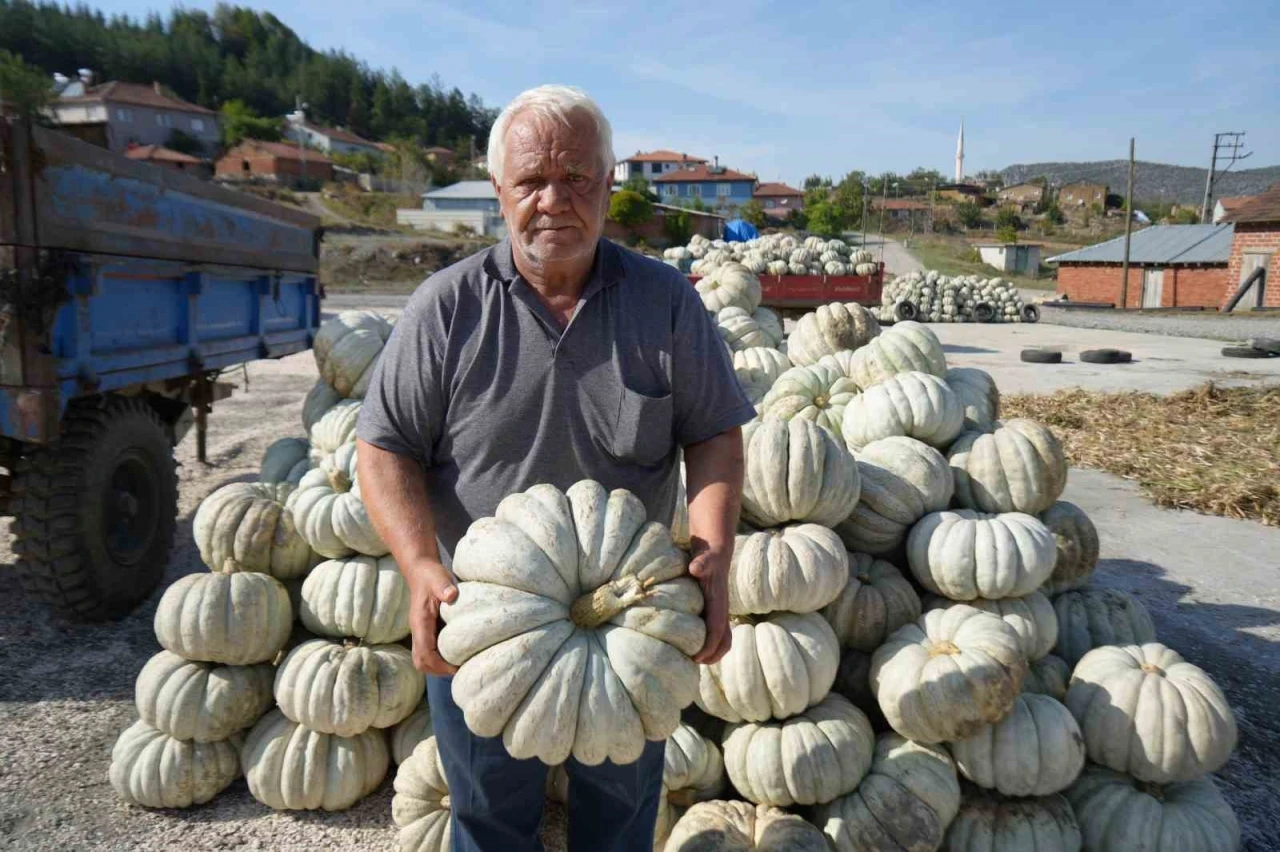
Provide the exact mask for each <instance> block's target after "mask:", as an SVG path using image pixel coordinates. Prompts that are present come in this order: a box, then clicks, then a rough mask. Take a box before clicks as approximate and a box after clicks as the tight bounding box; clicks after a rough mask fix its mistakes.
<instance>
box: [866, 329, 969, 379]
mask: <svg viewBox="0 0 1280 852" xmlns="http://www.w3.org/2000/svg"><path fill="white" fill-rule="evenodd" d="M850 370H851V372H852V373H853V380H854V381H855V382H857V383H858V387H860V388H863V389H864V390H865V389H867V388H870V387H872V386H873V385H878V384H880V383H881V382H883V381H884V380H885V379H888V378H890V377H892V376H896V375H898V374H899V373H912V372H919V373H930V374H932V375H935V376H937V377H938V378H942V377H943V376H945V375H946V374H947V358H946V356H945V355H944V354H943V352H942V344H941V343H940V342H939V341H938V338H937V336H936V335H935V334H934V333H933V332H932V331H930V330H929V329H928V327H927V326H925V325H922V324H921V323H918V322H900V323H897V324H896V325H894V326H892V327H890V328H887V329H885V330H884V332H883V333H882V334H881V335H880V336H879V337H876V338H875V339H873V340H871V341H869V342H868V343H867V345H866V346H864V347H862V348H861V349H859V350H858V351H857V352H856V353H855V354H854V357H853V360H852V363H851V365H850Z"/></svg>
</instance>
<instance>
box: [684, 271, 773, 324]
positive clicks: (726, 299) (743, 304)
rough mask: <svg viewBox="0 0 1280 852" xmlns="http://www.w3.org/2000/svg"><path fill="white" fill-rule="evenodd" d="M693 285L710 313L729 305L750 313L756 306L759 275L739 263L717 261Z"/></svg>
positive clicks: (757, 303) (758, 298)
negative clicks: (709, 270) (717, 264)
mask: <svg viewBox="0 0 1280 852" xmlns="http://www.w3.org/2000/svg"><path fill="white" fill-rule="evenodd" d="M694 287H695V288H696V289H697V291H698V295H699V296H701V297H702V306H703V307H704V308H706V309H707V310H709V311H711V313H713V314H718V313H720V312H721V311H722V310H724V309H725V308H730V307H733V308H742V309H743V310H744V311H746V312H747V313H748V314H750V313H752V312H753V311H755V309H756V308H758V307H760V296H761V292H760V279H759V278H757V277H756V276H755V274H754V273H753V272H752V271H751V270H749V269H747V268H746V267H745V266H743V265H742V264H740V263H734V262H733V261H728V262H727V263H721V264H720V265H719V266H717V267H716V268H715V269H713V270H712V271H711V274H709V275H706V276H704V277H703V278H701V279H699V281H698V283H697V284H695V285H694Z"/></svg>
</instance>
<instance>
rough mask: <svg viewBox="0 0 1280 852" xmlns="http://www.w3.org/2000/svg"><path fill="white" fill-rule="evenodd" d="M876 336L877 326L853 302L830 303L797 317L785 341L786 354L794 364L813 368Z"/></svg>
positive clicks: (862, 344)
mask: <svg viewBox="0 0 1280 852" xmlns="http://www.w3.org/2000/svg"><path fill="white" fill-rule="evenodd" d="M878 334H880V323H878V322H876V318H875V317H873V316H872V315H871V312H870V311H868V310H867V309H866V308H864V307H863V306H862V305H859V304H858V303H857V302H849V303H848V304H843V303H841V302H833V303H831V304H828V305H821V306H819V307H818V309H817V310H816V311H812V312H810V313H807V314H805V315H804V316H802V317H800V320H799V322H797V323H796V327H795V329H794V330H792V332H791V336H790V337H789V338H788V339H787V354H788V355H789V356H790V358H791V360H792V362H793V363H795V364H799V365H803V366H808V365H809V364H816V363H818V360H819V359H820V358H822V356H824V355H831V354H834V353H836V352H839V351H840V350H842V349H846V350H849V351H854V350H857V349H860V348H862V347H863V346H866V345H867V344H868V343H869V342H870V341H871V340H872V339H873V338H874V337H876V336H877V335H878Z"/></svg>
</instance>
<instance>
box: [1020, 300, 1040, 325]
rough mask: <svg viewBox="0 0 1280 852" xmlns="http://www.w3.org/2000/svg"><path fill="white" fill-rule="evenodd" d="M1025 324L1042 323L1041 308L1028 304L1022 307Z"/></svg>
mask: <svg viewBox="0 0 1280 852" xmlns="http://www.w3.org/2000/svg"><path fill="white" fill-rule="evenodd" d="M1022 321H1023V322H1040V306H1039V305H1034V304H1031V303H1030V302H1028V303H1027V304H1025V305H1023V306H1022Z"/></svg>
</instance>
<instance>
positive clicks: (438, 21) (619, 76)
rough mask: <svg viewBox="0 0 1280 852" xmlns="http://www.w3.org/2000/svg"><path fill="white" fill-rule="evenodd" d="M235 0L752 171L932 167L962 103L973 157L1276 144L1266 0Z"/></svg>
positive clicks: (1276, 52)
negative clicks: (535, 90)
mask: <svg viewBox="0 0 1280 852" xmlns="http://www.w3.org/2000/svg"><path fill="white" fill-rule="evenodd" d="M91 5H95V6H98V7H100V8H102V9H103V10H104V11H105V12H107V13H113V12H121V13H127V14H130V15H134V16H138V15H141V14H143V13H145V12H147V11H149V10H153V9H158V10H162V11H167V9H168V8H169V4H168V3H167V2H155V0H98V2H96V3H93V2H91ZM184 5H187V6H189V7H198V8H210V9H211V8H212V7H213V5H214V3H213V0H185V3H184ZM242 5H248V6H253V7H255V8H260V9H266V10H270V11H271V12H273V13H274V14H276V15H277V16H278V17H279V18H280V19H281V20H283V21H284V22H285V23H286V24H288V25H289V26H291V27H292V28H293V29H294V30H295V31H297V32H298V33H299V34H300V35H301V36H302V37H303V38H304V39H306V40H307V41H309V42H310V43H311V44H312V45H313V46H315V47H317V48H322V49H328V48H334V49H342V50H345V51H347V52H349V53H351V54H353V55H355V56H356V57H358V58H360V59H362V60H364V61H365V62H367V63H369V65H371V66H373V67H381V68H385V69H388V70H389V69H390V68H391V67H393V66H394V67H396V68H398V69H399V70H400V72H401V74H403V75H404V76H405V77H406V78H407V79H408V80H409V81H410V82H413V83H417V82H423V81H425V80H427V79H428V78H429V77H430V76H431V75H432V74H435V73H438V74H439V75H440V77H441V79H442V80H443V81H444V83H445V84H446V85H449V86H453V85H456V86H458V87H459V88H461V89H462V90H463V91H465V92H471V91H474V92H476V93H478V94H479V95H480V96H481V98H483V99H484V101H485V102H486V103H488V104H491V105H501V104H503V103H505V102H506V101H507V100H508V99H509V98H511V97H512V96H513V95H514V94H516V93H517V92H519V91H521V90H522V89H525V88H528V87H529V86H533V85H536V84H538V83H545V82H560V83H570V84H574V85H579V86H582V87H583V88H585V89H587V90H588V91H589V92H590V93H591V94H592V95H594V96H595V97H596V99H597V100H598V101H600V103H601V104H602V105H603V107H604V109H605V111H606V113H607V114H608V115H609V117H610V119H611V120H612V122H613V126H614V132H615V143H616V144H615V150H616V151H617V152H618V153H619V154H621V155H627V154H630V153H633V152H635V151H636V150H637V149H650V148H657V147H662V148H673V149H676V150H682V151H688V152H690V153H696V154H699V155H701V156H705V157H708V158H709V157H711V156H712V155H719V157H720V161H721V162H722V163H724V164H726V165H729V166H732V167H734V168H738V169H743V170H751V171H755V172H757V173H758V174H759V175H760V178H761V179H762V180H773V179H778V178H781V179H785V180H788V181H792V182H796V181H799V180H801V179H802V178H803V177H804V175H806V174H809V173H811V172H818V173H821V174H831V175H833V176H836V177H837V178H838V177H839V176H840V175H841V174H843V173H845V172H847V171H849V170H851V169H863V170H866V171H870V172H880V171H884V170H886V169H892V170H894V171H898V172H905V171H908V170H910V169H911V168H913V167H915V166H926V167H932V168H937V169H939V170H941V171H942V172H943V173H944V174H950V173H951V171H952V163H953V157H954V152H955V137H956V130H957V128H958V125H959V123H960V119H961V117H962V116H963V117H964V119H965V124H966V146H965V150H966V158H965V170H966V172H969V173H972V172H975V171H978V170H980V169H985V168H1002V167H1004V166H1007V165H1010V164H1013V163H1020V162H1036V161H1050V160H1103V159H1117V158H1122V157H1125V156H1127V154H1128V140H1129V137H1130V136H1136V137H1137V140H1138V142H1137V145H1138V157H1139V159H1143V160H1155V161H1161V162H1169V163H1177V164H1181V165H1196V166H1202V165H1205V164H1206V163H1207V160H1208V155H1209V148H1210V146H1211V144H1212V134H1213V132H1214V131H1215V130H1246V131H1248V136H1247V137H1246V141H1247V142H1248V143H1249V145H1250V147H1251V148H1252V149H1253V150H1254V152H1255V153H1254V155H1253V157H1252V158H1251V159H1250V160H1249V161H1248V163H1247V165H1249V166H1263V165H1272V164H1276V163H1280V11H1278V10H1277V7H1276V6H1275V5H1274V0H1255V2H1251V3H1248V2H1235V0H1224V2H1217V3H1203V2H1199V3H1183V2H1178V0H1174V2H1168V0H1166V1H1165V2H1160V3H1155V2H1142V3H1123V2H1114V0H1113V2H1098V0H1068V2H1059V3H1053V4H1045V3H1040V2H1031V3H1027V2H1020V3H972V2H970V3H956V2H954V0H950V2H917V3H885V2H878V3H874V4H855V3H847V2H845V3H842V2H825V0H824V2H804V0H791V2H757V0H738V2H716V3H696V2H694V3H691V2H687V0H686V2H666V0H650V2H627V3H621V2H616V0H611V2H608V3H594V2H580V0H529V2H527V3H525V4H522V5H520V6H516V4H509V3H497V2H491V0H469V2H443V1H442V0H356V2H352V0H342V2H336V0H305V2H304V0H257V2H248V3H244V4H242ZM513 7H514V8H513ZM1244 165H1246V164H1242V165H1241V167H1244Z"/></svg>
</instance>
